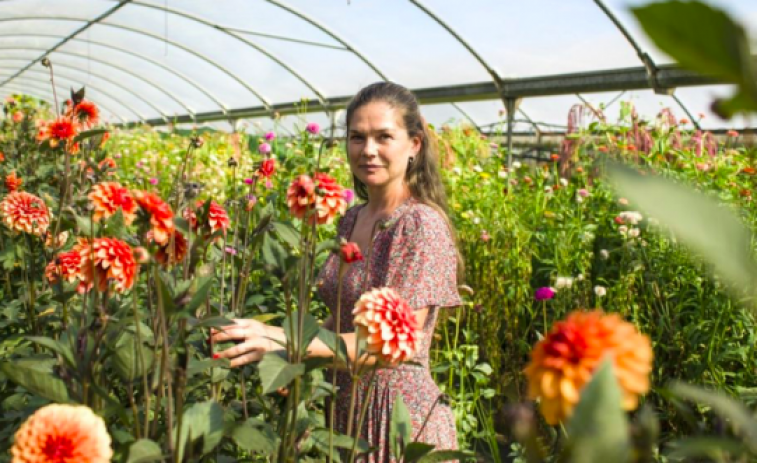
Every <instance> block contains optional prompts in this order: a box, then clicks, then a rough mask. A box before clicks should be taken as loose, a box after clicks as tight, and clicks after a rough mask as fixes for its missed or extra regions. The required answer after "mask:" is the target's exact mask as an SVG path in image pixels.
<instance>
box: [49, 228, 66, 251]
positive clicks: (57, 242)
mask: <svg viewBox="0 0 757 463" xmlns="http://www.w3.org/2000/svg"><path fill="white" fill-rule="evenodd" d="M68 234H69V233H68V232H67V231H62V232H60V233H58V236H57V237H55V238H53V234H52V233H48V234H47V238H45V247H48V248H62V247H63V246H64V245H65V244H66V241H68Z"/></svg>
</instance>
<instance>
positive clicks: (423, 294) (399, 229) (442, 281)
mask: <svg viewBox="0 0 757 463" xmlns="http://www.w3.org/2000/svg"><path fill="white" fill-rule="evenodd" d="M395 226H396V229H395V230H394V237H393V240H392V245H391V250H390V252H389V253H388V254H389V255H388V262H386V263H385V264H386V266H385V267H384V268H385V269H386V281H384V282H383V285H382V286H388V287H390V288H392V289H394V290H395V291H397V292H398V294H399V295H400V296H401V297H402V298H403V299H404V300H405V301H407V303H408V304H409V305H410V307H412V308H413V310H419V309H422V308H424V307H455V306H459V305H461V304H462V301H461V299H460V295H459V293H458V292H457V251H456V249H455V244H454V242H453V240H452V236H451V234H450V230H449V227H448V226H447V222H446V221H445V220H444V218H443V217H442V216H441V214H440V213H439V212H437V211H436V210H435V209H433V208H432V207H429V206H426V205H423V204H415V205H414V206H413V207H412V208H411V209H410V210H409V211H407V212H406V213H405V214H403V216H402V217H401V218H400V219H399V221H398V223H397V224H396V225H395Z"/></svg>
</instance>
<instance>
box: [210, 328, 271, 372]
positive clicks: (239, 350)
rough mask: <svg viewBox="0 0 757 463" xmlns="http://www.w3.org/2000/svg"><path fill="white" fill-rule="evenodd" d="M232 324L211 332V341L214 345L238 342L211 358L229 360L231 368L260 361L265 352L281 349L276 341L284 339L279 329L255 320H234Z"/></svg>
mask: <svg viewBox="0 0 757 463" xmlns="http://www.w3.org/2000/svg"><path fill="white" fill-rule="evenodd" d="M234 323H235V324H234V325H227V326H224V327H223V328H219V329H213V330H211V339H212V340H213V342H214V343H216V344H217V343H219V342H224V341H236V342H238V344H237V345H236V346H234V347H230V348H229V349H226V350H224V351H220V352H216V353H215V354H213V358H227V359H230V360H231V366H232V367H238V366H241V365H246V364H248V363H251V362H258V361H260V360H261V359H262V358H263V355H265V354H266V352H271V351H274V350H277V349H280V348H281V346H280V345H279V344H278V343H277V342H276V341H284V339H285V338H284V332H283V330H282V329H281V328H277V327H275V326H268V325H266V324H265V323H261V322H259V321H256V320H248V319H234Z"/></svg>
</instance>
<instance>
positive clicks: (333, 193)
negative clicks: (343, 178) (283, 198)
mask: <svg viewBox="0 0 757 463" xmlns="http://www.w3.org/2000/svg"><path fill="white" fill-rule="evenodd" d="M287 205H288V206H289V210H290V211H291V213H292V215H294V216H295V217H299V218H301V219H302V218H304V217H305V214H306V213H307V212H308V211H314V212H312V215H311V216H310V217H309V220H310V223H313V221H317V222H318V224H320V225H323V224H325V223H332V222H333V221H334V219H335V218H336V216H337V214H344V212H345V211H346V210H347V201H345V199H344V195H343V188H342V187H341V186H340V185H339V184H338V183H336V180H334V179H333V178H332V177H330V176H329V175H327V174H324V173H321V172H318V173H316V174H315V182H313V179H311V178H310V177H309V176H307V175H300V176H299V177H297V178H296V179H295V180H294V182H292V184H291V185H290V186H289V189H288V190H287Z"/></svg>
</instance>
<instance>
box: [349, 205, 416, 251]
mask: <svg viewBox="0 0 757 463" xmlns="http://www.w3.org/2000/svg"><path fill="white" fill-rule="evenodd" d="M416 202H418V200H417V199H415V198H414V197H413V196H410V197H409V198H407V199H406V200H405V201H403V202H402V204H400V205H399V206H397V207H395V208H394V210H393V211H392V213H391V214H389V217H387V218H385V219H380V220H377V221H376V224H377V225H378V231H379V232H381V230H386V229H387V228H389V227H391V226H392V225H394V223H395V222H396V221H397V220H398V219H399V218H400V217H402V214H403V213H404V211H405V210H406V209H407V208H408V207H410V205H411V204H414V203H416ZM366 205H368V203H363V204H360V205H358V206H357V209H356V210H355V213H354V214H353V216H354V217H353V219H352V223H351V224H350V229H349V232H348V233H347V241H350V240H351V239H352V232H353V231H354V230H355V224H356V223H357V217H358V214H359V213H360V211H361V210H363V208H364V207H365V206H366ZM377 234H378V233H377ZM375 238H376V237H375V236H374V237H373V240H374V241H375Z"/></svg>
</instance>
